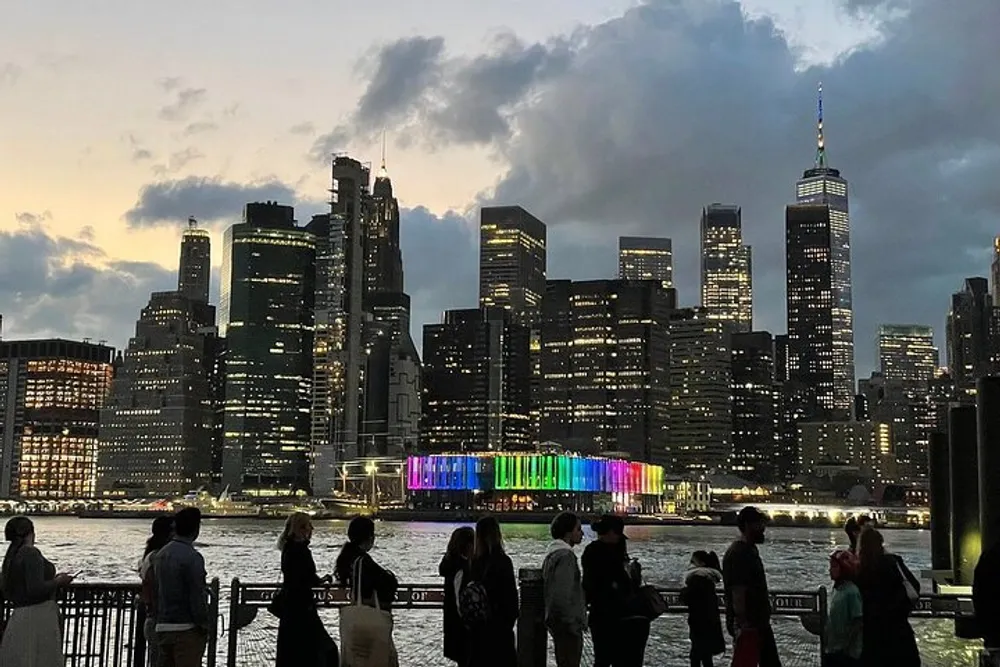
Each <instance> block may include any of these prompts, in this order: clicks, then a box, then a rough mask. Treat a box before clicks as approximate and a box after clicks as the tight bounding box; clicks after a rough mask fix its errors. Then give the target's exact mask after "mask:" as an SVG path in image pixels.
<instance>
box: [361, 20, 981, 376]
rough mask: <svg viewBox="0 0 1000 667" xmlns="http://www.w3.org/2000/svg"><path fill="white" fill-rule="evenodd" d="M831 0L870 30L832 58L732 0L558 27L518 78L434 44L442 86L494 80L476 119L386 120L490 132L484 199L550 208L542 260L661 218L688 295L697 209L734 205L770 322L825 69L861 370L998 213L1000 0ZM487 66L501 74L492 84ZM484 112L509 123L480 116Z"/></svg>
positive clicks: (453, 135)
mask: <svg viewBox="0 0 1000 667" xmlns="http://www.w3.org/2000/svg"><path fill="white" fill-rule="evenodd" d="M845 3H846V5H845V10H849V11H852V12H855V13H868V14H869V15H874V16H876V17H877V19H878V20H877V23H878V25H879V28H880V31H881V33H882V35H881V39H879V40H878V41H877V42H876V43H874V44H872V45H869V46H867V47H865V48H863V49H860V50H857V51H855V52H854V53H852V54H851V55H849V56H847V57H844V58H842V59H840V60H839V61H837V62H836V63H834V64H832V65H830V66H828V67H813V68H810V69H807V70H805V71H802V70H801V69H797V64H798V63H797V62H796V54H795V52H794V51H793V50H792V49H791V48H790V47H789V45H788V43H787V42H786V40H785V39H784V38H783V36H782V35H781V34H780V33H779V32H778V31H777V30H776V29H775V27H774V25H773V24H772V23H771V22H770V21H768V20H757V21H751V20H748V19H747V18H746V17H745V16H744V14H743V12H742V10H741V7H740V6H739V4H737V3H736V2H728V1H724V2H720V3H704V2H701V1H700V0H686V1H685V0H650V1H649V2H646V3H644V4H642V5H639V6H637V7H634V8H632V9H630V10H628V11H627V12H625V14H623V15H622V16H620V17H618V18H616V19H613V20H610V21H608V22H606V23H604V24H602V25H599V26H595V27H593V28H589V29H586V31H585V32H584V33H583V34H576V35H574V36H573V37H572V39H568V40H567V43H568V44H570V45H572V47H571V48H569V47H567V49H568V50H567V51H566V53H565V55H564V56H563V57H562V59H561V60H559V66H558V67H556V68H555V73H554V75H552V76H547V77H546V76H536V77H534V78H530V77H529V80H530V83H529V84H524V81H525V79H524V78H519V77H518V76H515V74H514V73H506V74H504V75H502V76H501V75H498V76H497V77H489V78H486V79H484V78H483V77H477V76H474V74H475V71H476V70H475V68H474V66H473V64H474V63H475V62H476V59H471V60H467V61H464V62H463V63H461V64H455V63H453V62H452V61H448V62H449V63H450V64H448V65H439V64H432V65H433V66H434V67H454V68H456V69H450V70H449V72H448V76H447V80H448V82H449V83H450V85H452V86H453V88H450V89H448V90H449V91H450V92H449V97H448V99H451V100H454V99H463V100H473V101H475V100H480V99H485V100H492V103H491V104H490V105H484V107H487V108H479V109H477V108H476V107H475V105H471V104H464V105H463V106H462V108H463V109H467V110H469V113H470V114H471V117H472V118H474V119H475V123H469V122H468V120H466V122H464V123H463V126H464V127H477V124H478V126H479V127H481V128H484V131H481V132H470V133H464V132H457V131H453V130H452V131H442V130H441V128H440V127H439V122H440V121H439V118H438V117H437V116H435V115H434V114H427V113H420V114H417V115H415V116H407V115H406V114H405V113H403V112H399V113H396V114H395V115H392V114H390V115H389V116H387V117H391V118H397V119H399V120H398V123H397V125H395V126H394V125H392V124H391V123H389V124H388V127H389V129H390V130H397V131H398V130H401V129H404V128H410V129H411V130H412V126H413V125H414V123H416V124H417V126H418V128H417V129H418V131H422V132H425V133H427V134H430V135H431V136H434V137H435V138H436V139H437V140H438V141H439V142H448V141H450V142H454V143H459V144H477V143H481V142H482V141H483V138H484V137H489V140H490V141H492V144H491V147H492V149H493V150H494V151H495V152H496V153H498V154H499V155H500V156H501V157H503V158H504V159H505V161H506V163H507V165H508V169H507V172H506V173H505V174H504V175H503V177H502V178H501V179H500V181H499V182H498V184H497V186H496V188H495V189H491V190H490V191H489V192H485V193H483V194H482V195H481V197H480V202H481V203H490V202H502V203H521V204H524V205H525V206H526V207H527V208H529V209H530V210H532V211H533V212H534V213H536V214H537V215H539V217H541V218H542V219H543V220H545V221H546V222H547V223H548V224H549V225H550V227H549V248H550V255H551V256H552V257H553V262H552V264H551V267H552V268H551V270H550V271H549V275H550V276H551V277H562V276H561V275H560V274H563V275H565V276H568V277H584V276H582V275H581V269H580V268H578V267H580V266H584V263H583V262H576V263H573V264H572V265H569V263H567V265H565V269H563V268H562V267H561V266H560V265H562V262H561V261H558V262H557V261H556V259H557V258H558V257H559V256H560V255H561V254H563V251H562V250H561V248H563V247H568V248H575V251H574V252H584V248H590V249H591V251H590V252H592V253H593V257H594V262H593V263H590V264H589V266H591V267H594V266H602V267H604V269H603V270H604V271H606V272H607V273H611V272H613V257H614V246H615V239H616V237H617V236H619V235H620V234H631V233H644V234H659V235H664V236H669V237H672V238H673V239H674V248H675V262H676V265H677V266H676V276H677V278H676V279H677V281H678V283H679V286H680V291H681V298H682V301H684V302H687V303H694V302H695V301H696V299H697V294H698V273H697V265H698V259H697V253H698V217H699V213H700V210H701V208H702V207H703V206H704V205H706V204H709V203H712V202H732V203H737V204H739V205H741V206H742V207H743V225H744V230H745V231H744V233H745V236H746V239H747V241H748V242H749V243H751V244H752V245H753V246H754V260H755V261H754V266H755V307H756V314H757V325H758V327H762V328H767V329H770V330H772V331H783V330H784V328H785V323H784V258H783V257H784V251H783V244H784V205H785V204H786V203H788V202H789V201H790V200H791V199H792V197H793V195H794V183H795V180H796V179H797V178H798V177H800V176H801V173H802V171H803V169H805V168H807V167H810V166H812V162H813V157H814V153H815V139H814V133H815V129H814V123H815V107H816V102H815V95H816V92H815V89H816V85H817V82H818V81H820V80H822V81H823V84H824V90H825V110H826V130H827V145H828V152H829V160H830V163H831V164H832V166H835V167H837V168H839V169H841V170H842V172H843V174H844V176H845V177H846V178H847V179H848V180H849V181H850V184H851V207H852V216H851V217H852V234H853V237H852V246H853V247H852V253H853V272H854V276H853V278H854V297H855V310H856V330H855V339H856V348H857V356H858V359H859V365H860V367H861V369H860V370H861V372H862V373H864V372H867V370H868V367H869V366H870V365H871V364H872V362H873V357H874V338H875V331H876V327H877V325H878V324H879V323H883V322H916V323H926V324H931V325H934V326H935V327H936V328H937V329H938V331H939V333H940V332H941V328H942V327H941V325H942V323H943V319H944V315H945V312H946V310H947V307H948V299H949V295H950V293H951V292H952V291H954V290H955V289H957V288H958V287H959V286H960V284H961V281H962V279H963V278H964V277H966V276H970V275H985V273H986V272H987V271H988V266H989V264H988V262H989V257H988V255H989V248H990V244H991V240H992V237H993V235H994V234H996V233H998V232H1000V222H998V221H1000V201H998V199H1000V194H998V189H997V187H996V185H995V183H996V179H997V174H998V173H1000V113H998V110H1000V69H998V68H994V67H990V66H986V63H990V62H992V61H993V59H995V56H996V37H995V27H996V26H997V25H1000V3H997V2H996V1H995V0H963V2H961V3H954V2H950V1H948V0H913V1H912V2H907V3H905V4H901V3H899V2H895V1H894V0H883V1H881V2H876V1H874V0H870V1H865V0H845ZM549 48H550V50H551V47H549ZM530 49H531V47H524V53H526V52H527V51H530ZM508 51H510V50H509V49H508ZM514 52H516V50H515V51H514ZM495 55H496V51H495V50H494V51H489V52H487V53H486V54H484V57H486V58H489V57H494V56H495ZM522 55H524V54H522ZM505 58H506V59H507V60H510V55H509V53H508V55H507V56H505ZM524 59H527V56H526V55H524ZM498 79H499V80H500V81H506V82H507V83H508V84H509V86H510V87H509V89H508V90H509V94H501V95H496V94H495V91H496V90H498V88H497V86H498V83H497V80H498ZM458 82H461V83H460V84H459V83H458ZM458 87H460V88H461V93H462V94H461V95H460V96H458V97H456V95H455V89H457V88H458ZM446 88H447V86H446V85H445V84H440V85H439V86H437V87H436V88H433V90H434V92H435V94H438V91H440V90H444V89H446ZM428 90H430V88H428ZM425 96H430V93H428V92H425ZM428 98H429V99H434V98H430V97H428ZM416 108H417V109H418V110H421V109H425V108H426V107H422V106H421V105H420V104H417V105H416ZM497 113H499V114H500V118H501V119H502V120H503V121H504V123H506V127H508V128H511V127H513V128H516V131H515V132H510V133H505V132H503V131H502V127H501V131H499V132H495V131H492V130H494V129H495V128H497V127H498V126H497V125H496V114H497ZM358 118H364V116H362V113H361V111H360V110H359V112H358ZM359 127H363V124H361V125H359ZM413 261H414V259H409V260H408V262H407V266H408V269H409V267H410V266H412V263H413ZM589 270H590V271H593V269H592V268H591V269H589ZM563 271H565V273H563ZM587 277H590V276H589V275H588V276H587ZM446 299H447V295H446V294H442V297H441V300H442V302H443V301H445V300H446Z"/></svg>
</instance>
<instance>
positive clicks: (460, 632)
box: [438, 526, 476, 665]
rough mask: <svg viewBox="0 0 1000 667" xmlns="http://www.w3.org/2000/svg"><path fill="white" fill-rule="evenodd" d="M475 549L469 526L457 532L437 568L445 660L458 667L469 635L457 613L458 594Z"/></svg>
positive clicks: (466, 658)
mask: <svg viewBox="0 0 1000 667" xmlns="http://www.w3.org/2000/svg"><path fill="white" fill-rule="evenodd" d="M475 546H476V531H474V530H473V529H472V528H469V527H468V526H462V527H461V528H456V529H455V531H454V532H453V533H452V534H451V539H450V540H448V550H447V551H446V552H445V554H444V558H442V559H441V565H440V566H439V567H438V574H440V575H441V576H442V577H444V657H446V658H448V659H449V660H451V661H452V662H456V663H458V664H459V665H464V664H465V662H466V660H468V658H469V631H468V629H467V628H466V627H465V624H464V623H463V622H462V616H461V614H459V612H458V592H459V591H460V590H462V583H463V581H464V580H465V579H466V578H467V577H468V576H469V566H470V564H471V561H472V550H473V549H474V548H475Z"/></svg>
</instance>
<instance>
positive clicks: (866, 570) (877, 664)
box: [857, 528, 920, 667]
mask: <svg viewBox="0 0 1000 667" xmlns="http://www.w3.org/2000/svg"><path fill="white" fill-rule="evenodd" d="M858 556H859V558H860V560H861V567H860V570H859V573H858V579H857V584H858V588H859V589H860V590H861V603H862V607H863V609H864V617H863V619H862V651H861V662H862V664H864V665H866V666H868V667H882V666H883V665H886V666H888V665H892V667H919V666H920V651H919V650H918V649H917V640H916V637H914V635H913V628H912V627H910V621H909V616H910V612H911V611H913V602H912V601H911V599H910V594H909V593H908V592H907V586H912V585H913V583H912V575H909V576H907V575H908V573H909V571H908V570H907V569H906V565H904V564H903V562H902V559H901V558H900V557H899V556H895V555H893V554H889V553H886V551H885V539H884V538H883V537H882V533H880V532H879V531H878V530H876V529H874V528H870V529H867V530H863V531H862V532H861V536H860V537H859V538H858ZM918 585H919V582H918ZM918 592H919V591H918Z"/></svg>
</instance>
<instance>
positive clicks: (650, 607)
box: [628, 586, 667, 621]
mask: <svg viewBox="0 0 1000 667" xmlns="http://www.w3.org/2000/svg"><path fill="white" fill-rule="evenodd" d="M628 608H629V615H630V616H641V617H642V618H645V619H647V620H650V621H652V620H655V619H657V618H659V617H660V616H663V614H665V613H667V601H666V600H664V599H663V596H662V595H660V592H659V591H657V590H656V588H655V587H654V586H641V587H640V588H639V590H638V591H637V592H636V594H635V595H634V596H633V597H632V599H631V600H630V601H629V605H628Z"/></svg>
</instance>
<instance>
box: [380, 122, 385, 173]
mask: <svg viewBox="0 0 1000 667" xmlns="http://www.w3.org/2000/svg"><path fill="white" fill-rule="evenodd" d="M380 171H381V173H380V174H379V175H380V176H385V175H386V170H385V128H384V127H383V128H382V169H381V170H380Z"/></svg>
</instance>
